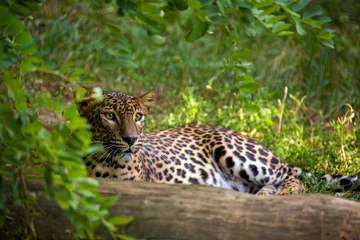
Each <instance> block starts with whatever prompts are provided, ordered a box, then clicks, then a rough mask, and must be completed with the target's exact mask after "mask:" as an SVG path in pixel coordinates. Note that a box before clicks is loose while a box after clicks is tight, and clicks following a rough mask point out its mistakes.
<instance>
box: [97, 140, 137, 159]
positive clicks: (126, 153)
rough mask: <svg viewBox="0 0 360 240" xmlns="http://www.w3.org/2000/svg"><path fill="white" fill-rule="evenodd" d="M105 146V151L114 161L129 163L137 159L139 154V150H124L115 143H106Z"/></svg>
mask: <svg viewBox="0 0 360 240" xmlns="http://www.w3.org/2000/svg"><path fill="white" fill-rule="evenodd" d="M103 145H104V149H105V151H106V152H107V153H109V154H110V155H111V157H112V158H113V159H114V158H117V159H121V160H124V161H129V160H132V159H134V158H135V154H136V152H137V149H131V148H129V147H128V148H122V147H120V146H118V145H115V144H113V143H104V144H103Z"/></svg>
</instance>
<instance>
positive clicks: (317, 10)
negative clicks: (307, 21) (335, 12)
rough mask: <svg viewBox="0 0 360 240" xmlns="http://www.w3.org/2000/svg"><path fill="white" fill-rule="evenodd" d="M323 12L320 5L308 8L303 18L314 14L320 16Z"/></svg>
mask: <svg viewBox="0 0 360 240" xmlns="http://www.w3.org/2000/svg"><path fill="white" fill-rule="evenodd" d="M321 14H322V9H321V7H320V6H315V7H312V8H309V9H306V11H305V12H304V14H303V16H302V17H303V18H312V17H314V16H318V15H321Z"/></svg>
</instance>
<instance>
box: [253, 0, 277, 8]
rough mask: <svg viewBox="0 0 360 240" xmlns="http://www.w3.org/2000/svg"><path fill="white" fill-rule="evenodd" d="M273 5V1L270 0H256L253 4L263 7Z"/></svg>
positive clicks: (256, 6)
mask: <svg viewBox="0 0 360 240" xmlns="http://www.w3.org/2000/svg"><path fill="white" fill-rule="evenodd" d="M271 5H273V1H272V0H266V1H262V2H256V3H255V4H254V7H255V8H264V7H268V6H271Z"/></svg>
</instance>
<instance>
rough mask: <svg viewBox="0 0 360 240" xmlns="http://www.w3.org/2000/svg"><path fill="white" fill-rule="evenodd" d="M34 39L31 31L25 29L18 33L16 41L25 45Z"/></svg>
mask: <svg viewBox="0 0 360 240" xmlns="http://www.w3.org/2000/svg"><path fill="white" fill-rule="evenodd" d="M31 39H32V36H31V33H30V32H29V31H23V32H21V33H19V34H18V35H16V37H15V39H14V41H15V43H17V44H19V45H23V44H25V43H27V42H28V41H30V40H31Z"/></svg>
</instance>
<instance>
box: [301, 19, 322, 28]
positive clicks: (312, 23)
mask: <svg viewBox="0 0 360 240" xmlns="http://www.w3.org/2000/svg"><path fill="white" fill-rule="evenodd" d="M302 22H303V23H306V24H307V25H310V26H312V27H316V28H319V29H321V23H320V22H318V21H316V20H313V19H310V18H304V19H303V20H302Z"/></svg>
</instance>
